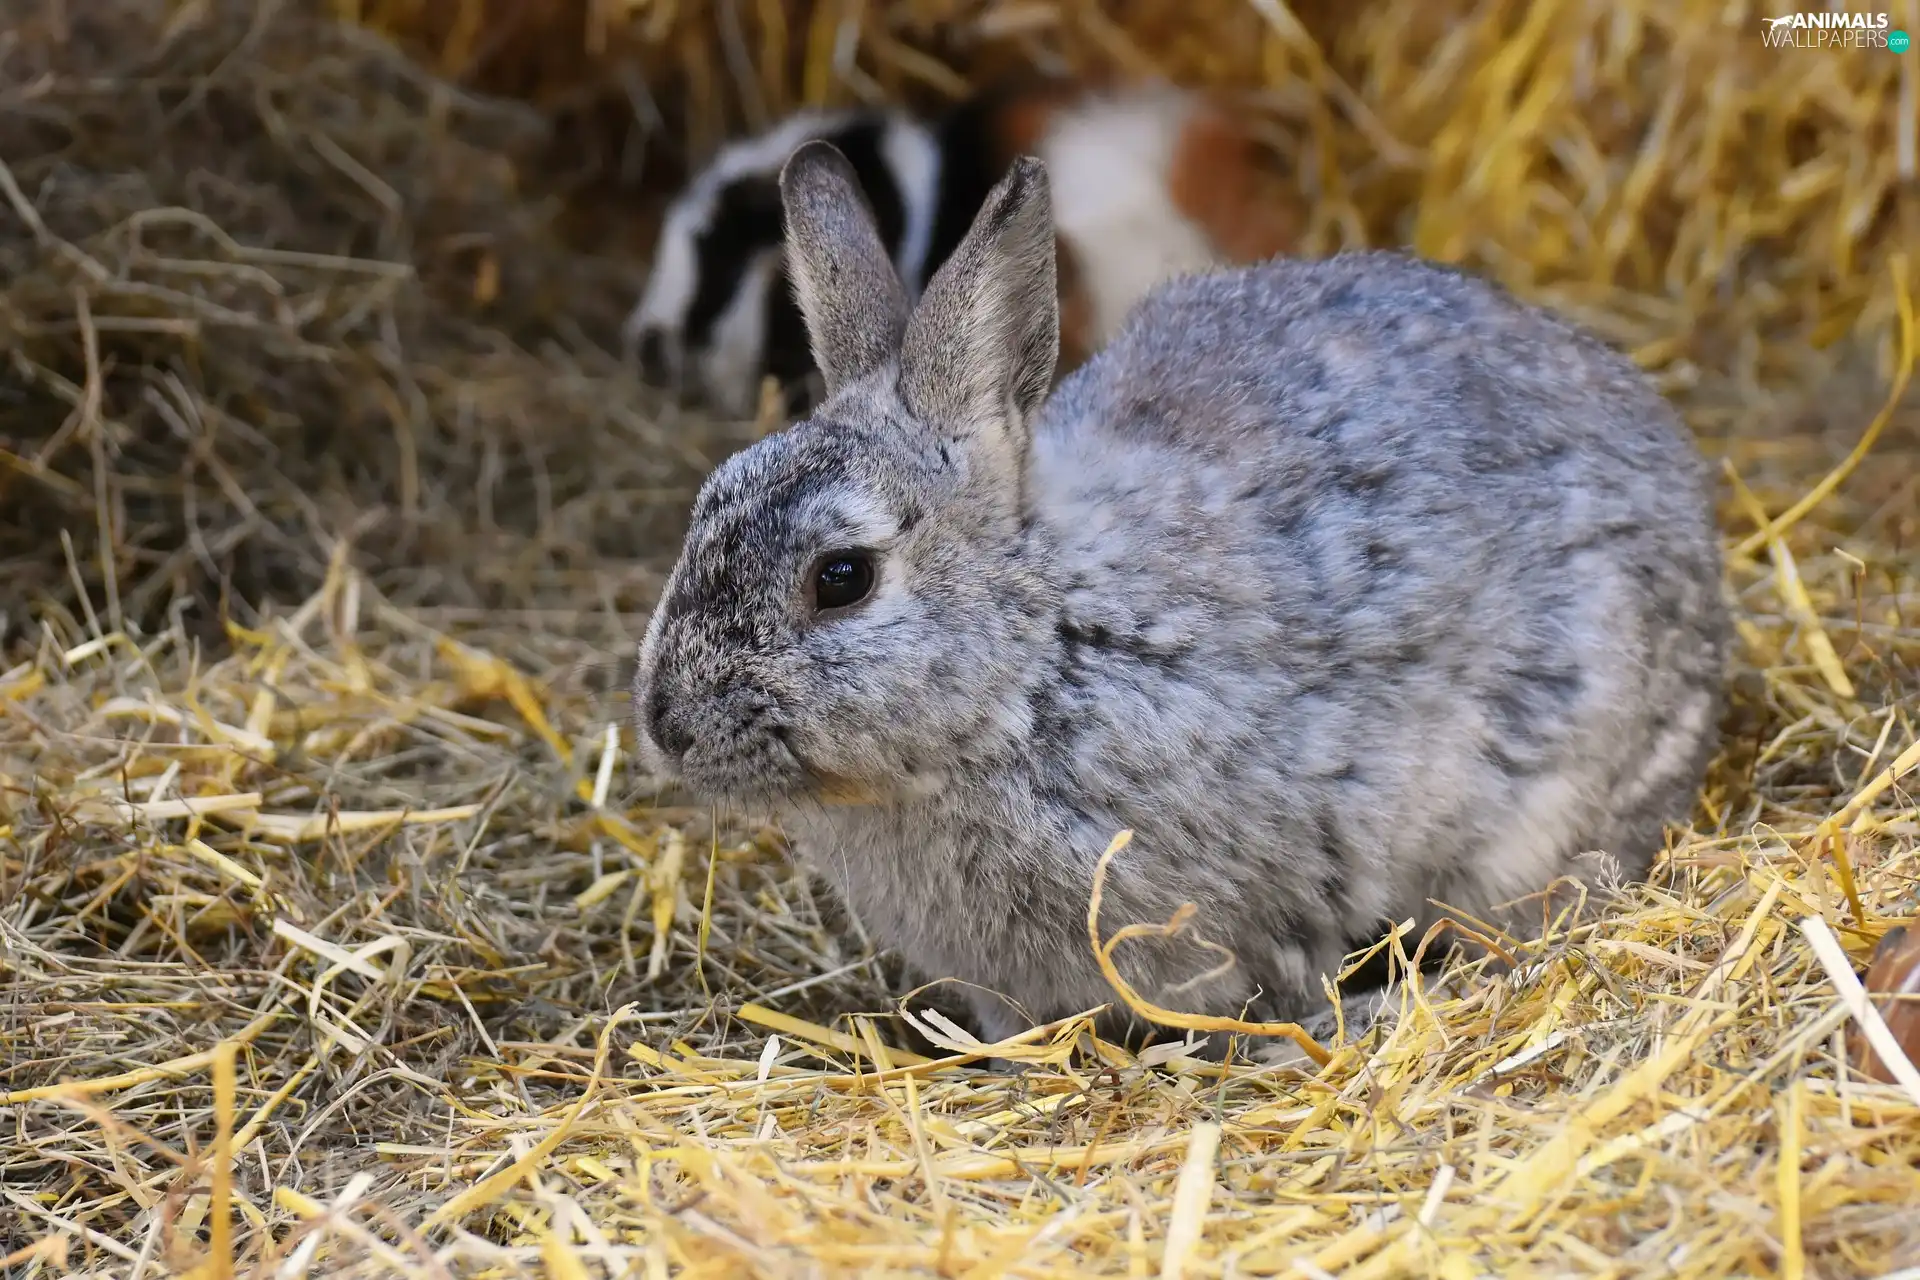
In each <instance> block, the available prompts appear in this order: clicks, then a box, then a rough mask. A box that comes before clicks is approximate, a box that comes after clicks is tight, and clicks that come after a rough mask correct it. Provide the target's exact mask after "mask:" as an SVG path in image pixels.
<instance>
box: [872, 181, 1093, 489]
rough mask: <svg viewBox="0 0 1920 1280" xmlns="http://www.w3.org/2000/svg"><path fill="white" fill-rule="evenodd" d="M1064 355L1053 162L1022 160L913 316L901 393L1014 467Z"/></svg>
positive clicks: (941, 426)
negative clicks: (1050, 165)
mask: <svg viewBox="0 0 1920 1280" xmlns="http://www.w3.org/2000/svg"><path fill="white" fill-rule="evenodd" d="M1059 359H1060V294H1059V283H1058V279H1057V276H1056V264H1055V261H1054V231H1053V196H1052V190H1051V188H1050V186H1049V185H1048V181H1047V169H1046V166H1045V165H1044V164H1042V163H1041V162H1040V161H1039V160H1037V159H1034V158H1032V157H1030V156H1023V157H1021V158H1020V159H1018V160H1016V161H1014V163H1013V167H1012V169H1011V170H1010V171H1009V172H1008V173H1007V176H1006V177H1005V178H1003V179H1001V180H1000V183H999V185H998V186H996V187H994V189H993V190H992V192H990V193H989V194H988V196H987V198H986V200H985V201H984V202H983V203H982V204H981V206H980V211H979V213H977V214H975V215H974V219H973V227H972V229H971V230H969V231H968V232H967V236H966V239H964V240H962V241H961V242H960V245H959V247H958V248H956V249H955V250H954V251H953V254H952V256H951V257H949V258H948V259H947V260H946V261H945V262H944V263H942V264H941V266H940V269H939V270H938V271H936V272H935V273H934V276H933V279H932V280H931V281H929V282H928V284H927V289H926V292H925V294H923V295H922V296H921V299H920V305H919V306H918V307H917V308H916V309H915V311H914V313H913V318H912V319H911V320H909V321H908V322H907V332H906V337H905V340H904V343H903V345H902V347H901V352H900V393H901V395H902V396H903V397H904V398H905V400H906V402H907V406H908V407H909V408H911V409H912V410H913V411H914V413H915V414H916V415H917V416H918V417H920V418H922V419H924V420H925V421H927V422H928V423H930V424H932V425H933V426H934V427H935V428H936V429H937V430H939V431H942V432H945V433H951V434H952V435H954V436H955V437H957V438H959V439H961V440H962V441H964V442H966V443H967V444H968V445H970V446H974V447H979V448H984V449H985V450H986V451H987V453H988V454H989V455H990V456H991V457H993V458H994V459H995V460H996V462H997V464H998V465H999V466H1000V468H1001V469H1002V470H1003V471H1004V469H1005V467H1007V466H1011V467H1012V468H1013V473H1014V474H1018V471H1019V469H1020V467H1021V466H1022V464H1023V463H1024V461H1025V456H1026V448H1027V438H1028V433H1029V431H1030V430H1031V424H1032V420H1033V416H1034V414H1035V413H1037V412H1038V411H1039V408H1040V405H1041V404H1042V402H1044V401H1045V400H1046V398H1047V391H1048V389H1049V388H1050V387H1051V386H1052V384H1053V369H1054V365H1055V364H1056V363H1058V361H1059Z"/></svg>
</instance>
